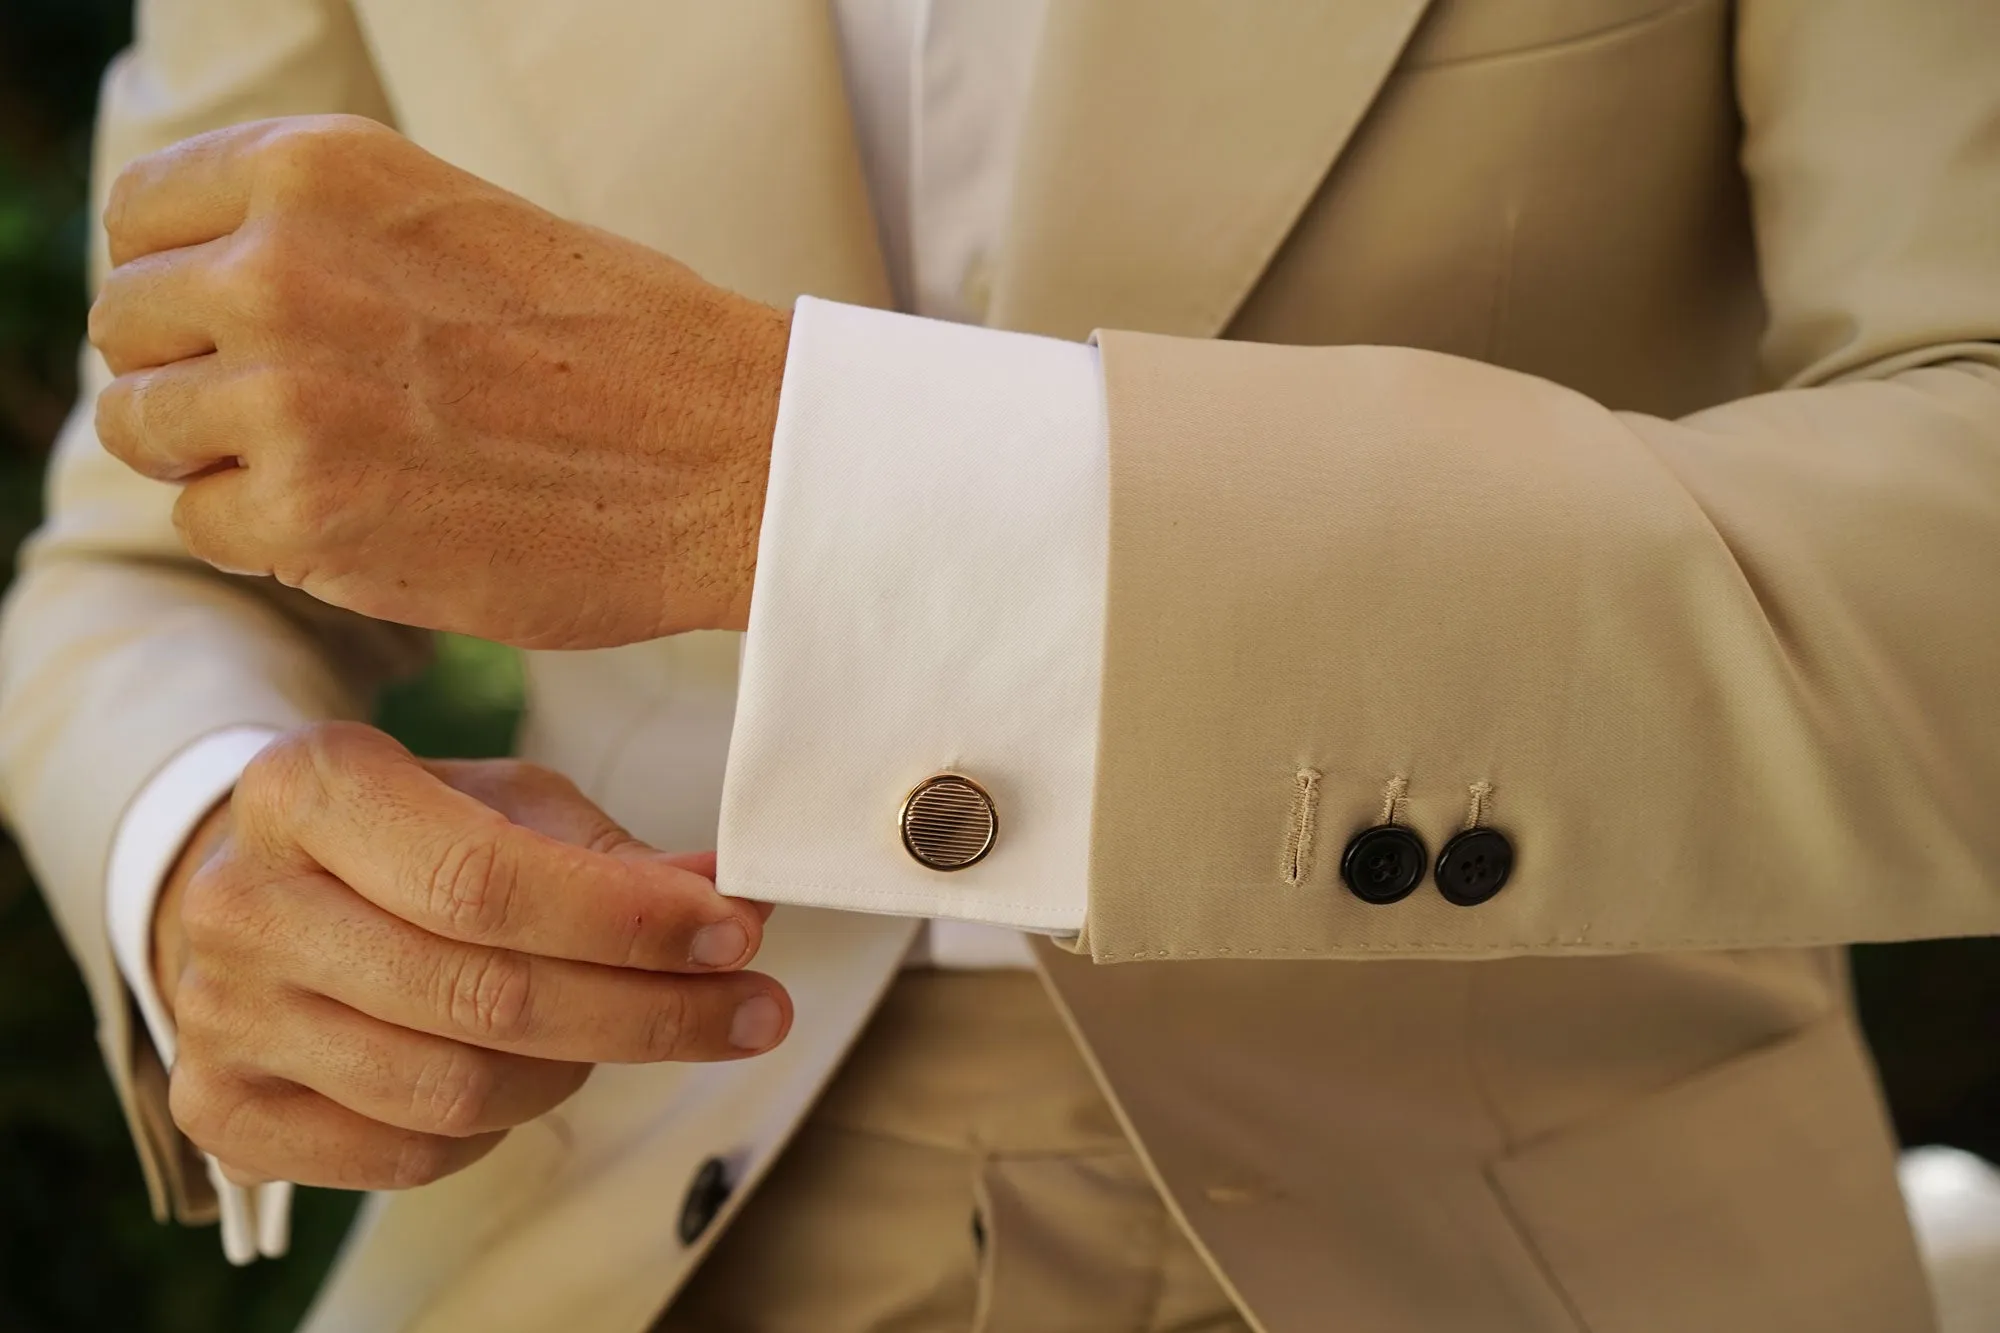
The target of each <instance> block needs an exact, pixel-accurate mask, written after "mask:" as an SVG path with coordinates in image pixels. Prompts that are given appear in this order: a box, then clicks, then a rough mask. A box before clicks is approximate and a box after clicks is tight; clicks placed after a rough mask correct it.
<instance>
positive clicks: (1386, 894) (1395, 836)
mask: <svg viewBox="0 0 2000 1333" xmlns="http://www.w3.org/2000/svg"><path fill="white" fill-rule="evenodd" d="M1429 861H1430V853H1429V852H1428V851H1427V850H1425V848H1424V840H1423V839H1422V838H1419V837H1418V836H1417V835H1416V834H1415V833H1413V832H1411V831H1410V830H1409V829H1406V828H1404V827H1403V826H1402V825H1401V824H1377V825H1376V826H1375V827H1374V828H1371V829H1363V830H1362V831H1361V832H1359V833H1357V834H1355V835H1354V840H1353V841H1352V842H1350V843H1348V844H1347V851H1346V852H1345V853H1343V854H1342V856H1341V858H1340V877H1341V878H1342V879H1343V880H1346V881H1347V887H1348V888H1349V889H1351V890H1352V891H1353V893H1354V896H1355V897H1357V898H1359V899H1360V900H1361V901H1362V902H1364V903H1375V904H1377V905H1380V904H1385V903H1395V902H1401V901H1402V900H1403V899H1405V898H1407V897H1409V896H1410V893H1411V891H1412V890H1414V889H1415V888H1416V887H1417V885H1419V884H1421V883H1423V882H1424V870H1425V868H1426V867H1427V865H1428V863H1429Z"/></svg>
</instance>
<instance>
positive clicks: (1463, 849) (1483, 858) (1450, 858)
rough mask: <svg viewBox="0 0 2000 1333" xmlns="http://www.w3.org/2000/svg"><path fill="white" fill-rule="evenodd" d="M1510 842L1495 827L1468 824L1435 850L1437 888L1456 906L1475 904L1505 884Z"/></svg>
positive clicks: (1509, 867) (1509, 870)
mask: <svg viewBox="0 0 2000 1333" xmlns="http://www.w3.org/2000/svg"><path fill="white" fill-rule="evenodd" d="M1513 873H1514V844H1513V843H1511V842H1509V841H1508V840H1507V835H1506V834H1504V833H1502V832H1500V831H1499V830H1498V829H1490V828H1470V829H1467V830H1466V831H1465V832H1463V833H1461V834H1459V835H1458V836H1457V837H1455V838H1453V839H1452V840H1451V841H1450V842H1448V843H1446V844H1445V845H1444V850H1443V851H1441V852H1439V853H1438V863H1437V881H1438V892H1439V893H1442V894H1443V895H1444V898H1445V901H1446V902H1449V903H1457V904H1458V905H1459V906H1460V907H1477V906H1479V904H1481V903H1483V902H1485V901H1486V900H1487V899H1489V898H1491V897H1492V896H1493V895H1494V894H1496V893H1498V892H1500V890H1501V889H1503V888H1505V887H1507V877H1508V876H1509V875H1511V874H1513Z"/></svg>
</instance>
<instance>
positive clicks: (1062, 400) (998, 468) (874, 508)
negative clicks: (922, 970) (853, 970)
mask: <svg viewBox="0 0 2000 1333" xmlns="http://www.w3.org/2000/svg"><path fill="white" fill-rule="evenodd" d="M1108 476H1109V464H1108V460H1107V455H1106V443H1105V425H1104V400H1103V390H1102V387H1101V385H1100V380H1099V374H1098V357H1097V350H1096V348H1095V347H1093V346H1089V345H1086V344H1082V343H1071V342H1064V341H1059V340H1055V339H1050V338H1041V337H1034V336H1031V335H1027V334H1020V333H1008V332H1001V331H997V330H993V329H983V328H975V327H969V326H964V325H957V324H948V323H941V322H939V321H935V320H927V319H918V318H915V317H912V316H907V315H898V314H890V313H886V312H883V311H878V310H870V309H864V308H861V307H856V306H846V305H839V304H836V303H833V302H829V301H819V300H814V299H812V298H805V299H802V300H800V302H799V303H798V307H797V310H796V312H795V314H794V318H793V323H792V339H791V347H790V352H789V355H788V358H787V361H786V365H785V381H784V389H783V393H782V396H781V397H780V400H779V406H778V423H777V431H776V436H775V438H774V440H773V444H772V457H771V478H770V484H769V491H768V494H767V498H766V501H765V510H764V524H763V532H762V537H761V539H760V544H759V547H758V555H757V575H756V587H755V591H754V595H753V598H752V602H751V609H750V627H749V634H748V636H747V637H746V639H745V643H744V656H743V670H742V674H741V685H740V688H739V694H738V702H737V716H736V725H735V731H734V733H733V736H732V739H731V744H730V753H729V766H728V771H727V775H726V777H725V779H724V784H723V799H722V822H721V831H720V835H719V838H718V843H719V849H720V857H719V860H720V867H721V874H722V881H721V882H722V887H723V889H724V891H725V892H728V893H731V894H736V895H739V896H743V897H750V898H757V899H761V900H764V901H769V902H780V903H795V904H803V905H809V906H815V907H830V908H844V909H848V910H853V911H867V912H885V913H895V914H900V915H913V916H927V917H937V918H943V919H948V920H962V921H980V922H986V923H988V924H992V925H1004V926H1013V927H1018V928H1021V929H1024V930H1031V931H1037V932H1041V933H1044V934H1050V935H1059V936H1067V935H1073V934H1075V933H1076V932H1077V931H1078V930H1079V929H1080V928H1081V927H1082V925H1083V921H1084V917H1085V911H1086V908H1087V905H1088V880H1087V871H1088V858H1089V848H1090V814H1091V791H1092V786H1093V782H1094V778H1095V771H1096V762H1097V754H1096V749H1097V718H1098V708H1099V702H1098V688H1099V682H1100V680H1101V678H1102V669H1103V668H1102V651H1103V637H1104V606H1105V562H1106V540H1107V534H1108V525H1109V515H1108V510H1107V493H1106V487H1107V482H1108ZM941 773H955V774H959V775H962V776H964V777H967V778H970V779H972V780H973V781H974V782H976V783H977V784H979V786H980V787H982V788H983V789H984V790H985V791H986V792H987V793H988V794H989V795H990V797H991V800H992V803H993V810H994V815H995V818H996V832H995V834H994V837H993V841H992V846H991V850H990V851H989V852H988V854H987V855H986V856H985V857H984V858H983V859H981V860H979V861H978V862H977V863H975V864H972V865H970V866H967V867H965V868H964V869H960V870H956V871H952V872H941V871H937V870H932V869H927V868H926V867H925V866H924V865H922V864H920V863H919V862H917V861H916V860H915V859H914V858H913V857H912V856H911V855H910V854H909V853H908V852H907V851H906V850H905V849H904V846H903V844H902V840H901V835H900V832H899V816H900V813H901V810H902V806H903V802H904V800H905V797H906V796H907V795H908V794H909V793H910V792H911V791H912V789H913V788H915V787H916V786H917V785H918V784H919V783H921V782H923V781H924V780H925V779H926V778H929V777H932V776H934V775H937V774H941Z"/></svg>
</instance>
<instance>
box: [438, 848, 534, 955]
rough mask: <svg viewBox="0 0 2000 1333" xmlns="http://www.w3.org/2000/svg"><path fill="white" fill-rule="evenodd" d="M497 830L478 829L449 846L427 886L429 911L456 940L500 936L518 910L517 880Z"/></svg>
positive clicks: (474, 939) (473, 939) (477, 940)
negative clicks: (504, 852) (515, 905)
mask: <svg viewBox="0 0 2000 1333" xmlns="http://www.w3.org/2000/svg"><path fill="white" fill-rule="evenodd" d="M508 866H509V862H508V858H507V857H505V856H503V855H502V854H501V847H500V840H499V837H498V836H497V830H495V829H493V828H490V827H478V828H474V829H471V830H468V831H466V832H464V833H460V834H458V835H456V836H454V837H453V838H452V840H451V841H450V842H448V843H446V844H445V845H444V848H443V851H442V852H441V853H440V854H439V855H438V856H437V857H436V859H435V860H434V862H433V863H432V865H431V868H430V872H429V880H428V882H427V883H426V884H425V885H424V889H423V901H424V903H425V905H426V906H425V910H426V911H428V912H429V914H430V916H431V918H432V920H434V921H435V922H437V923H438V925H439V926H440V927H441V928H442V929H444V930H445V931H446V932H448V933H449V934H451V935H452V936H453V937H455V938H458V939H464V940H470V941H472V942H474V943H479V942H482V941H487V940H493V939H497V938H499V937H500V936H501V935H502V934H503V933H504V932H505V931H506V928H507V924H508V919H509V917H510V916H511V915H512V913H513V910H514V885H515V880H514V877H513V875H512V874H511V873H510V871H509V868H508Z"/></svg>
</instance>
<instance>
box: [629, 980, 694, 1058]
mask: <svg viewBox="0 0 2000 1333" xmlns="http://www.w3.org/2000/svg"><path fill="white" fill-rule="evenodd" d="M693 1017H694V1015H693V1012H692V1006H691V1005H689V1003H688V997H687V991H686V990H685V989H684V988H682V987H681V986H678V985H667V986H662V987H661V988H660V991H659V994H658V995H657V996H656V997H655V998H654V1001H653V1004H652V1007H651V1008H650V1009H649V1010H648V1011H647V1013H646V1028H645V1032H644V1033H643V1036H642V1047H641V1049H642V1052H643V1057H644V1059H646V1060H647V1061H659V1060H672V1059H675V1058H677V1057H678V1056H680V1055H681V1054H682V1053H684V1052H685V1051H686V1050H687V1049H688V1048H689V1047H690V1046H691V1045H692V1044H693V1041H694V1037H695V1035H696V1034H695V1033H694V1032H693V1030H692V1026H691V1024H692V1019H693Z"/></svg>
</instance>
